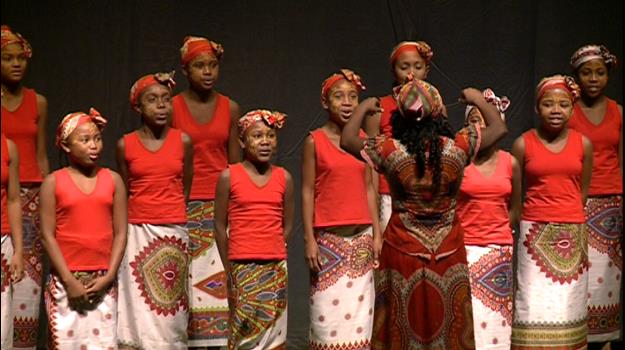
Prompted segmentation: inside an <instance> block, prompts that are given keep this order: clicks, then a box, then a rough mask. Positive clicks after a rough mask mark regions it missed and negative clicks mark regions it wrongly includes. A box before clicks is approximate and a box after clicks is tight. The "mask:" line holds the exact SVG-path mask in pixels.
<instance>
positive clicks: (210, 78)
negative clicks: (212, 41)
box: [183, 53, 219, 91]
mask: <svg viewBox="0 0 625 350" xmlns="http://www.w3.org/2000/svg"><path fill="white" fill-rule="evenodd" d="M183 72H184V73H185V75H186V76H187V78H188V79H189V84H191V86H192V87H193V88H194V89H196V90H201V91H210V90H212V89H213V87H215V84H216V83H217V79H219V60H218V59H217V57H215V55H213V54H209V53H203V54H201V55H199V56H197V57H195V58H194V59H193V60H191V62H189V63H187V65H186V66H185V67H184V70H183Z"/></svg>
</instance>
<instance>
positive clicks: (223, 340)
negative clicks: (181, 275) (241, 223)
mask: <svg viewBox="0 0 625 350" xmlns="http://www.w3.org/2000/svg"><path fill="white" fill-rule="evenodd" d="M213 209H214V201H212V200H207V201H197V200H196V201H191V202H189V204H188V205H187V220H188V221H187V230H188V232H189V258H190V259H191V260H190V262H189V271H190V276H191V277H190V278H189V281H188V284H189V326H188V327H189V328H188V334H189V346H190V347H191V346H225V345H226V344H227V343H228V313H229V311H228V287H227V285H226V274H225V272H224V267H223V264H222V263H221V258H220V257H219V250H218V249H217V244H216V243H215V226H214V223H213V218H214V210H213Z"/></svg>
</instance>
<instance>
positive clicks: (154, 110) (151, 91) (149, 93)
mask: <svg viewBox="0 0 625 350" xmlns="http://www.w3.org/2000/svg"><path fill="white" fill-rule="evenodd" d="M136 108H137V109H138V112H139V113H141V117H142V118H143V121H144V122H145V123H146V124H148V125H153V126H161V127H162V126H165V125H167V123H169V119H170V118H171V113H172V111H173V106H172V102H171V92H170V91H169V89H168V88H167V87H165V86H164V85H161V84H154V85H151V86H149V87H148V88H147V89H145V91H143V93H141V96H140V98H139V105H138V106H137V107H136Z"/></svg>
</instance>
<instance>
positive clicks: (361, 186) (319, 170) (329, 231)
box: [302, 69, 382, 349]
mask: <svg viewBox="0 0 625 350" xmlns="http://www.w3.org/2000/svg"><path fill="white" fill-rule="evenodd" d="M364 88H365V87H364V85H363V83H362V82H361V80H360V77H359V76H358V75H356V74H355V73H354V72H352V71H351V70H348V69H341V70H340V71H339V72H337V73H335V74H332V75H330V77H328V78H327V79H326V80H325V81H324V82H323V84H322V85H321V105H322V106H323V109H325V110H326V112H327V113H328V121H327V122H326V123H325V124H324V125H323V126H322V127H321V128H319V129H316V130H313V131H311V132H310V135H309V136H308V137H307V138H306V140H305V141H304V154H303V157H302V222H303V224H304V241H305V242H306V256H305V257H306V261H307V263H308V267H309V269H310V274H311V289H310V303H309V305H310V330H309V340H308V341H309V348H311V349H319V348H345V347H348V344H358V345H359V346H361V347H369V346H370V345H371V329H372V326H373V318H372V317H370V315H369V313H368V311H369V309H371V308H373V302H374V298H375V293H374V286H373V283H372V278H373V268H374V262H377V256H378V253H379V252H380V249H381V247H382V237H381V234H380V228H379V223H378V212H377V203H376V193H375V189H374V188H373V184H372V181H371V174H372V169H371V168H370V167H369V166H367V165H366V164H365V163H364V162H361V161H359V160H357V159H355V158H354V157H352V156H351V155H350V154H348V153H347V152H345V151H343V150H342V149H341V147H340V145H339V141H340V138H341V130H342V128H343V126H344V125H345V123H346V122H347V120H349V118H350V117H351V115H352V113H353V111H354V108H356V106H357V105H358V96H359V94H360V92H361V91H362V90H363V89H364ZM374 242H375V244H374ZM374 246H375V248H374ZM361 254H366V255H361ZM330 255H334V256H335V258H336V259H339V260H341V261H356V260H361V259H360V258H358V257H359V256H365V257H366V259H363V260H361V263H360V264H355V265H353V266H352V265H350V266H349V267H348V268H347V269H341V268H338V265H336V264H334V262H335V260H332V258H331V257H330ZM351 293H357V294H358V295H359V297H358V298H353V297H345V298H341V299H340V300H339V303H340V304H341V305H342V306H341V310H342V312H340V313H338V312H333V311H332V310H333V309H335V307H334V306H333V305H332V302H333V300H334V299H335V298H336V296H337V295H345V296H347V295H349V294H351ZM345 314H349V315H350V320H349V322H345ZM320 318H321V320H320ZM358 329H360V330H361V331H360V332H358V331H357V330H358ZM332 332H334V333H332ZM331 333H332V334H331Z"/></svg>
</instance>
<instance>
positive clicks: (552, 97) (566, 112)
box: [537, 89, 573, 132]
mask: <svg viewBox="0 0 625 350" xmlns="http://www.w3.org/2000/svg"><path fill="white" fill-rule="evenodd" d="M537 109H538V116H539V117H540V122H541V126H542V127H543V128H545V129H546V130H548V131H552V132H557V131H561V130H563V129H564V128H565V127H566V124H567V123H568V121H569V119H570V118H571V115H572V114H573V101H572V99H571V95H570V94H569V93H568V92H567V91H564V90H562V89H551V90H548V91H547V92H545V94H544V95H543V96H542V97H541V98H540V100H539V101H538V106H537Z"/></svg>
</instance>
